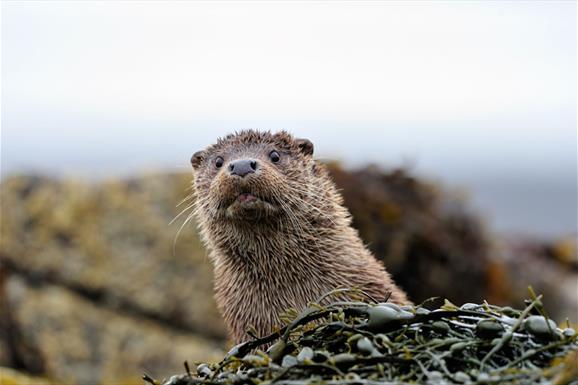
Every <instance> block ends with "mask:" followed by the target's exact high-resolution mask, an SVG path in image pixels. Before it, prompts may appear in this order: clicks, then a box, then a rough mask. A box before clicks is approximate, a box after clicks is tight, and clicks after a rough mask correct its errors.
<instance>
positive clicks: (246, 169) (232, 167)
mask: <svg viewBox="0 0 578 385" xmlns="http://www.w3.org/2000/svg"><path fill="white" fill-rule="evenodd" d="M228 170H229V174H231V175H237V176H240V177H241V178H242V177H244V176H245V175H248V174H252V173H254V172H255V171H256V170H257V161H256V160H255V159H239V160H235V161H233V162H231V163H229V166H228Z"/></svg>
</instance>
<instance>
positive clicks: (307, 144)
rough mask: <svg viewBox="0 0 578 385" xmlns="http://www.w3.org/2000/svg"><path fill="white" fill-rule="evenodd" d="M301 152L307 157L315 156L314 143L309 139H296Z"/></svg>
mask: <svg viewBox="0 0 578 385" xmlns="http://www.w3.org/2000/svg"><path fill="white" fill-rule="evenodd" d="M295 142H296V143H297V146H299V150H301V152H302V153H303V154H305V155H313V143H311V141H310V140H309V139H295Z"/></svg>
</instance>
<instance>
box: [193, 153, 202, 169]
mask: <svg viewBox="0 0 578 385" xmlns="http://www.w3.org/2000/svg"><path fill="white" fill-rule="evenodd" d="M204 157H205V152H204V151H197V152H195V153H194V154H193V156H191V165H192V166H193V168H194V169H197V168H199V166H200V164H201V162H202V161H203V158H204Z"/></svg>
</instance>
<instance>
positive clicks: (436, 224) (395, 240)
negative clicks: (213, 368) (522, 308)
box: [0, 165, 578, 385]
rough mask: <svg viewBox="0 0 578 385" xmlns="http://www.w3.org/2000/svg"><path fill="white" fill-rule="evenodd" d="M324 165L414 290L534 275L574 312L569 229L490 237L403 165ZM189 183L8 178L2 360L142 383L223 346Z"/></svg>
mask: <svg viewBox="0 0 578 385" xmlns="http://www.w3.org/2000/svg"><path fill="white" fill-rule="evenodd" d="M331 172H332V175H333V176H334V178H335V180H336V182H337V183H338V185H339V187H340V188H341V190H342V191H343V195H344V197H345V202H346V205H347V206H348V207H349V208H350V210H351V212H352V214H353V218H354V225H355V226H356V227H357V228H358V229H359V231H360V235H361V237H362V239H364V240H365V242H366V243H368V245H369V247H370V248H371V249H372V250H373V251H374V253H375V254H376V255H377V256H378V257H379V258H382V259H383V261H384V263H385V264H386V265H387V267H388V270H389V271H391V272H392V273H393V275H394V277H395V279H396V281H397V282H398V283H400V285H401V286H403V287H404V289H406V290H407V291H408V292H409V293H410V296H411V297H412V299H413V300H414V301H415V302H420V301H421V300H423V299H425V298H428V297H431V296H434V295H439V296H443V297H447V298H449V299H451V300H452V301H454V302H456V303H463V302H476V303H479V302H481V301H482V300H483V299H491V302H493V303H496V304H505V303H508V304H510V303H512V304H516V305H520V303H521V300H522V298H524V297H526V295H527V291H526V286H527V285H529V284H531V285H533V286H534V288H535V290H536V291H537V292H543V293H545V294H546V299H548V301H546V303H548V304H558V303H559V305H558V306H554V307H551V308H547V310H548V311H549V313H550V315H551V316H552V317H553V318H556V317H558V316H567V315H571V314H576V313H577V312H578V310H577V309H576V306H578V304H576V302H574V305H572V299H573V294H572V293H571V292H570V291H569V289H568V288H571V287H572V285H574V286H573V287H574V288H575V287H576V282H577V281H576V277H577V273H578V271H577V269H576V265H575V261H576V248H575V242H573V241H570V242H569V243H568V242H566V241H565V242H566V243H563V244H562V243H560V244H554V243H553V244H549V245H543V244H541V243H535V244H534V246H532V247H528V246H527V245H528V244H529V243H528V242H523V243H522V244H523V245H526V247H522V246H520V245H517V244H512V243H500V245H501V246H500V247H497V246H496V242H495V241H494V240H492V239H491V237H490V236H488V235H487V232H486V231H485V230H484V227H483V225H482V224H481V223H480V221H479V219H478V216H477V215H476V214H475V213H472V212H470V211H469V210H468V209H467V205H466V203H465V202H464V201H463V200H462V199H460V198H459V197H456V196H455V195H454V194H451V193H447V192H444V191H443V190H441V189H440V187H439V186H436V185H434V184H431V183H428V182H425V181H422V180H420V179H417V178H415V177H413V176H411V175H410V174H409V173H407V172H406V171H403V170H393V171H387V172H384V171H381V170H379V169H376V168H367V169H363V170H358V171H354V172H346V171H344V170H342V169H341V168H339V167H338V166H337V165H332V166H331ZM189 186H190V175H188V174H177V175H168V174H167V175H148V176H143V177H139V178H134V179H129V180H120V181H119V180H113V181H104V182H98V183H95V182H82V181H71V180H54V179H49V178H39V177H24V176H22V177H11V178H7V179H5V180H4V181H3V182H2V183H1V185H0V189H1V196H2V199H1V202H0V205H1V206H0V209H1V213H2V219H1V226H0V303H1V304H2V306H0V366H5V367H11V368H14V369H17V370H19V371H22V372H26V373H28V374H34V375H38V376H41V377H45V378H49V379H51V380H54V381H55V382H58V383H62V382H66V383H78V384H91V385H92V384H94V383H106V382H111V381H112V380H113V379H114V382H115V383H119V382H123V383H125V382H128V383H133V382H134V383H137V382H138V383H140V381H139V378H138V377H139V376H140V374H141V373H142V372H143V371H147V372H149V373H150V374H151V375H153V376H161V375H162V374H163V373H174V372H179V371H181V370H182V369H181V368H182V362H183V361H184V360H188V361H189V362H190V363H191V364H192V363H194V362H195V361H211V360H213V359H214V358H215V357H217V356H220V355H221V354H222V351H223V349H225V348H226V345H227V342H226V333H225V330H224V327H223V324H222V322H221V319H220V316H219V315H218V313H217V310H216V308H215V304H214V301H213V297H212V269H211V266H210V262H209V261H208V259H207V256H206V253H205V251H204V249H203V247H202V245H201V243H200V241H199V239H198V237H197V234H196V231H195V227H194V223H192V221H191V222H188V223H186V224H184V222H185V220H186V218H187V215H188V213H189V210H190V207H189V206H187V202H186V201H185V202H184V204H182V205H181V206H179V207H176V205H177V203H178V202H180V201H182V200H183V199H184V198H185V197H186V196H187V193H188V191H190V190H189ZM182 210H184V212H183V214H182V215H181V216H180V217H179V218H178V220H177V221H175V223H174V224H172V225H169V223H170V222H171V220H172V219H173V218H175V216H177V215H179V213H180V212H181V211H182ZM182 225H184V230H183V231H181V232H180V234H179V235H178V238H177V233H179V228H180V227H181V226H182ZM574 292H575V291H574ZM552 297H556V298H557V299H560V301H557V300H552ZM562 299H563V300H562Z"/></svg>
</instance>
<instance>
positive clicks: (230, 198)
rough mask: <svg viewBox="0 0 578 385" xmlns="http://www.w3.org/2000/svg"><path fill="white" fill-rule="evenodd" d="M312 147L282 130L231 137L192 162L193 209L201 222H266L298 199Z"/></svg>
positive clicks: (301, 194) (308, 170)
mask: <svg viewBox="0 0 578 385" xmlns="http://www.w3.org/2000/svg"><path fill="white" fill-rule="evenodd" d="M312 154H313V144H312V143H311V142H310V141H308V140H306V139H295V138H293V137H292V136H291V135H290V134H288V133H287V132H285V131H281V132H279V133H276V134H272V133H270V132H258V131H254V130H247V131H241V132H239V133H236V134H231V135H228V136H226V137H225V138H222V139H219V140H218V142H217V143H216V144H214V145H212V146H210V147H208V148H207V149H205V150H203V151H199V152H196V153H195V154H194V155H193V157H192V158H191V164H192V166H193V170H194V185H195V191H196V192H195V194H196V199H197V210H198V213H199V215H202V216H203V217H204V219H205V220H209V221H210V220H211V219H212V218H215V219H217V218H218V219H222V218H226V219H227V220H231V221H252V222H257V221H267V220H271V219H275V218H278V217H279V216H281V215H283V213H284V212H287V211H288V210H293V209H294V207H293V206H294V204H293V203H292V202H295V201H296V199H299V200H302V199H303V196H304V194H306V191H303V190H304V189H303V186H306V185H307V184H308V182H309V181H308V178H310V174H311V169H312V165H313V160H312V157H311V156H312Z"/></svg>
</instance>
